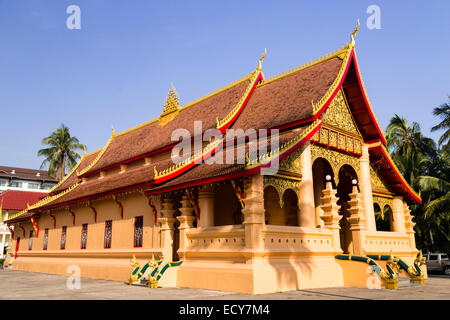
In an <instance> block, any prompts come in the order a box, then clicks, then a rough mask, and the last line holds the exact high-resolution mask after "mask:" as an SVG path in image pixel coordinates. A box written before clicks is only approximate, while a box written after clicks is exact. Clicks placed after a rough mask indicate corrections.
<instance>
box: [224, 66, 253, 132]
mask: <svg viewBox="0 0 450 320" xmlns="http://www.w3.org/2000/svg"><path fill="white" fill-rule="evenodd" d="M258 75H259V70H255V71H254V72H253V74H252V77H251V80H250V84H249V85H248V86H247V89H245V92H244V94H243V95H242V96H241V99H240V100H239V102H238V103H237V105H236V106H235V107H234V108H233V110H231V112H229V113H228V114H227V115H226V116H225V117H224V118H223V119H222V120H218V119H217V126H216V127H217V129H220V128H222V127H223V126H224V125H225V124H227V123H228V122H229V121H230V120H231V119H232V118H233V117H234V116H235V115H236V114H238V112H239V110H241V108H242V105H243V104H244V102H245V100H246V99H247V97H248V95H249V93H250V91H251V90H252V88H253V86H254V84H255V82H256V80H257V79H258Z"/></svg>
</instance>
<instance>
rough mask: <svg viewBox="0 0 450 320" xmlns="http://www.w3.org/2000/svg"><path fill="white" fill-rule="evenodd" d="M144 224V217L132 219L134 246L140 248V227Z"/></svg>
mask: <svg viewBox="0 0 450 320" xmlns="http://www.w3.org/2000/svg"><path fill="white" fill-rule="evenodd" d="M143 222H144V217H143V216H140V217H135V218H134V246H135V247H142V226H143Z"/></svg>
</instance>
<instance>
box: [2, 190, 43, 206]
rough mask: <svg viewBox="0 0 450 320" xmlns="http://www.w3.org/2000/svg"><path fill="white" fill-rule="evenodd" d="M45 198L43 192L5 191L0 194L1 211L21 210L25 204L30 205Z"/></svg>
mask: <svg viewBox="0 0 450 320" xmlns="http://www.w3.org/2000/svg"><path fill="white" fill-rule="evenodd" d="M45 196H47V193H44V192H32V191H20V190H6V191H5V192H3V193H0V204H2V210H23V209H26V208H27V203H28V204H30V205H32V204H34V203H36V202H38V201H39V200H41V199H42V198H44V197H45Z"/></svg>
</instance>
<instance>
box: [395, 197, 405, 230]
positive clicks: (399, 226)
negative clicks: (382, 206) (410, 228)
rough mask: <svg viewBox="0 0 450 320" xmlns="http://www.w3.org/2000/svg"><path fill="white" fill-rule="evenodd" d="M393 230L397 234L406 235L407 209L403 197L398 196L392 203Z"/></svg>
mask: <svg viewBox="0 0 450 320" xmlns="http://www.w3.org/2000/svg"><path fill="white" fill-rule="evenodd" d="M392 219H393V221H392V222H393V230H392V231H395V232H401V233H406V225H405V209H404V207H403V197H402V196H396V197H394V200H393V201H392Z"/></svg>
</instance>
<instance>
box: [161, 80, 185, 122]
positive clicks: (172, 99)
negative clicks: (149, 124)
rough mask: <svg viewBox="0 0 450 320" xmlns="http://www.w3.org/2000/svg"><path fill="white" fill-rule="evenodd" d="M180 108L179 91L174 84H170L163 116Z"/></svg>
mask: <svg viewBox="0 0 450 320" xmlns="http://www.w3.org/2000/svg"><path fill="white" fill-rule="evenodd" d="M179 109H180V98H179V97H178V93H177V91H176V90H175V88H174V87H173V84H170V90H169V93H168V94H167V98H166V102H165V103H164V109H163V113H162V114H161V116H164V115H167V114H169V113H172V112H174V111H178V110H179Z"/></svg>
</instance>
